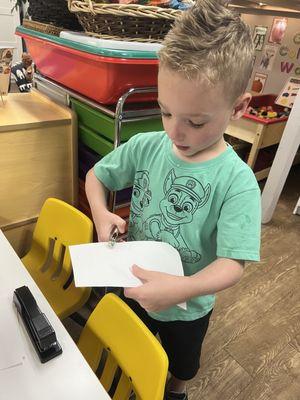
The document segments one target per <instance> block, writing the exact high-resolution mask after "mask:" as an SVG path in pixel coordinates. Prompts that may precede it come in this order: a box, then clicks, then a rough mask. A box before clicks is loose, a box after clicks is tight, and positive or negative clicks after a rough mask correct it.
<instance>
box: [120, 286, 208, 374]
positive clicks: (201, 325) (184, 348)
mask: <svg viewBox="0 0 300 400" xmlns="http://www.w3.org/2000/svg"><path fill="white" fill-rule="evenodd" d="M121 297H122V299H123V300H124V301H125V303H127V304H128V305H129V307H130V308H131V309H132V310H133V311H134V312H135V313H136V314H137V315H138V317H139V318H140V319H141V320H142V321H143V322H144V324H145V325H147V327H148V328H149V329H150V331H151V332H152V333H153V334H154V335H156V334H157V333H158V334H159V337H160V340H161V344H162V346H163V348H164V349H165V351H166V353H167V355H168V358H169V371H170V373H171V374H172V375H173V376H174V377H175V378H177V379H182V380H184V381H185V380H189V379H192V378H194V376H195V375H196V374H197V372H198V370H199V368H200V355H201V348H202V343H203V339H204V337H205V334H206V332H207V328H208V324H209V318H210V316H211V313H212V310H211V311H210V312H209V313H208V314H207V315H205V316H204V317H202V318H199V319H196V320H194V321H158V320H156V319H153V318H151V317H150V316H149V315H148V313H147V312H146V311H145V310H144V309H143V308H142V307H141V306H140V305H139V303H137V302H136V301H134V300H132V299H128V298H127V297H125V296H124V295H123V293H122V296H121Z"/></svg>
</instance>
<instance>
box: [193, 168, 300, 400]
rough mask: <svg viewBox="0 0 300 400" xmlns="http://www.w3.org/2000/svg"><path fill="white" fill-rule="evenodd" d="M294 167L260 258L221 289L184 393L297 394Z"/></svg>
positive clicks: (255, 399) (298, 235)
mask: <svg viewBox="0 0 300 400" xmlns="http://www.w3.org/2000/svg"><path fill="white" fill-rule="evenodd" d="M299 194H300V167H299V166H298V167H294V168H293V170H292V171H291V173H290V175H289V178H288V181H287V184H286V186H285V188H284V191H283V194H282V196H281V198H280V201H279V203H278V206H277V208H276V211H275V213H274V216H273V219H272V221H271V222H270V223H269V224H267V225H264V226H263V228H262V249H261V261H260V262H259V263H249V264H248V265H247V266H246V269H245V273H244V276H243V279H242V281H241V282H240V283H239V284H238V285H236V286H235V287H234V288H231V289H228V290H226V291H224V292H222V293H220V294H219V295H218V297H217V303H216V307H215V310H214V313H213V315H212V320H211V324H210V327H209V331H208V334H207V337H206V340H205V343H204V348H203V352H202V357H201V369H200V371H199V373H198V375H197V376H196V377H195V378H194V379H193V380H192V381H191V383H190V385H189V399H190V400H202V399H203V400H300V216H297V215H293V214H292V211H293V208H294V206H295V204H296V202H297V199H298V197H299Z"/></svg>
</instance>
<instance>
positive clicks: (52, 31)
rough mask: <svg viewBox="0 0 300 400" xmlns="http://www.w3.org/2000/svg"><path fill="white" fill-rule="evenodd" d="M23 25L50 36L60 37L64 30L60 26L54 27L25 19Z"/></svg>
mask: <svg viewBox="0 0 300 400" xmlns="http://www.w3.org/2000/svg"><path fill="white" fill-rule="evenodd" d="M22 25H23V26H24V28H29V29H32V30H34V31H38V32H43V33H47V34H48V35H54V36H59V34H60V32H61V31H62V30H63V29H64V28H62V27H59V26H54V25H51V24H43V23H42V22H37V21H32V20H29V19H25V18H24V19H23V23H22Z"/></svg>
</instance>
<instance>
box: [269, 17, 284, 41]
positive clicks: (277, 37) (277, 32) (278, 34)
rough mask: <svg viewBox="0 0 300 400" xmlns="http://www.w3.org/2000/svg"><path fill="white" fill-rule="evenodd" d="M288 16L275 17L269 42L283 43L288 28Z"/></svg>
mask: <svg viewBox="0 0 300 400" xmlns="http://www.w3.org/2000/svg"><path fill="white" fill-rule="evenodd" d="M287 21H288V20H287V18H280V17H275V18H274V19H273V24H272V28H271V31H270V36H269V43H277V44H281V42H282V40H283V38H284V35H285V31H286V28H287Z"/></svg>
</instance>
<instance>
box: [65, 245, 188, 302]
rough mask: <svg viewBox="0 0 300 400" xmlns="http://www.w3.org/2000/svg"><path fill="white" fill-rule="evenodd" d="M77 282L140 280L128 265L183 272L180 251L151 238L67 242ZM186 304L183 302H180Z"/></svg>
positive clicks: (127, 282) (114, 283)
mask: <svg viewBox="0 0 300 400" xmlns="http://www.w3.org/2000/svg"><path fill="white" fill-rule="evenodd" d="M69 249H70V255H71V259H72V265H73V271H74V280H75V285H76V286H79V287H80V286H88V287H89V286H94V287H96V286H100V287H101V286H102V287H107V286H108V287H135V286H140V285H141V281H140V280H139V279H138V278H136V277H135V276H134V275H133V274H132V272H131V267H132V265H133V264H136V265H138V266H140V267H142V268H144V269H147V270H151V271H159V272H165V273H168V274H172V275H177V276H183V267H182V262H181V259H180V255H179V253H178V251H177V250H176V249H174V247H172V246H171V245H169V244H168V243H163V242H154V241H140V242H120V243H115V245H114V246H113V247H109V246H108V243H106V242H102V243H90V244H83V245H77V246H70V247H69ZM180 306H181V307H183V308H186V305H185V303H184V304H181V305H180Z"/></svg>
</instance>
